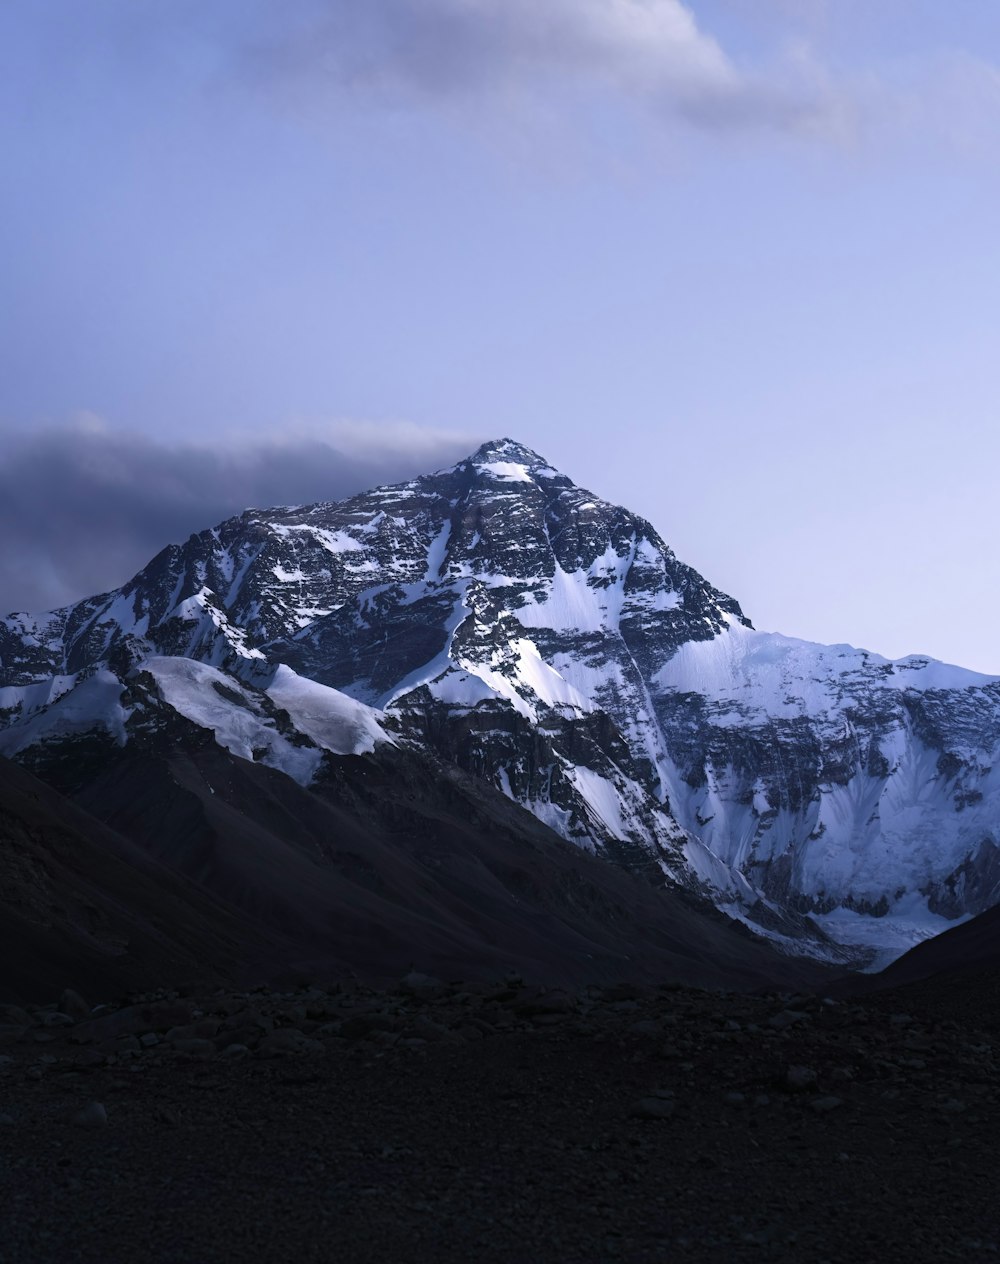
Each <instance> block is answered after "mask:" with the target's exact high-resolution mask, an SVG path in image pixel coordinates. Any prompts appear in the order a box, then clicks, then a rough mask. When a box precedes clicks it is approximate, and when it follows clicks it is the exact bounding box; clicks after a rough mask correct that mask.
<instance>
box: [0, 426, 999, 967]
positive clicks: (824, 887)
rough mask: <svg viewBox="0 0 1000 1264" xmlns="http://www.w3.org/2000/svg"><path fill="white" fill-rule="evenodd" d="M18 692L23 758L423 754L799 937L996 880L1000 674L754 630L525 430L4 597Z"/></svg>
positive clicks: (0, 643) (948, 898) (1, 665)
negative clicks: (439, 466)
mask: <svg viewBox="0 0 1000 1264" xmlns="http://www.w3.org/2000/svg"><path fill="white" fill-rule="evenodd" d="M0 686H2V687H0V720H2V721H3V722H4V723H5V725H6V731H5V732H3V733H2V734H0V753H7V754H11V755H15V756H18V757H20V758H22V759H23V760H26V761H28V762H32V761H36V762H37V760H38V759H39V758H40V757H41V755H40V753H44V752H46V751H48V752H49V753H51V751H52V749H53V748H54V747H58V746H59V745H60V744H61V743H65V742H66V741H72V742H74V743H78V742H79V739H80V735H81V734H82V733H93V732H100V733H103V734H105V735H109V736H110V738H111V740H113V741H114V742H116V743H126V742H128V741H129V740H130V739H131V738H132V736H133V735H134V734H136V733H138V732H140V731H142V730H143V728H144V726H145V727H146V728H148V727H149V726H150V725H152V726H154V727H155V726H157V725H162V724H164V723H166V722H167V721H166V719H165V718H164V717H165V716H166V715H167V714H168V713H171V712H173V713H176V714H179V715H181V716H183V717H185V718H186V719H187V720H188V721H190V722H193V723H195V724H198V725H200V726H202V727H203V728H208V729H211V730H212V731H213V732H214V733H215V735H216V738H217V740H218V741H219V742H220V743H221V744H222V745H224V746H226V747H227V748H228V749H229V750H231V751H232V752H233V753H235V754H238V755H241V756H243V757H244V758H248V759H252V760H255V761H258V762H263V763H269V764H271V765H272V766H275V767H278V768H280V769H282V770H283V771H286V772H288V773H289V774H290V775H291V776H293V777H295V778H296V780H298V781H300V782H301V783H302V784H308V783H309V781H310V780H311V779H312V778H313V777H314V776H315V775H316V772H317V769H318V767H319V765H320V763H321V761H322V757H323V752H324V751H333V752H335V753H337V754H346V753H357V752H363V751H365V750H373V749H374V748H375V746H376V745H378V744H382V743H395V744H398V745H402V746H404V747H405V746H414V745H416V746H422V747H428V748H430V749H431V750H432V751H434V752H435V753H436V754H437V755H439V756H442V757H444V758H445V759H446V760H448V761H450V762H452V763H454V764H457V765H459V766H460V767H462V768H463V769H465V770H466V771H468V772H472V773H474V774H475V775H476V776H478V777H480V778H482V779H484V780H486V781H488V782H490V783H491V784H492V785H493V786H495V787H497V788H499V789H501V790H503V792H504V793H505V794H507V795H509V796H510V797H511V798H513V799H515V800H517V801H518V802H520V803H521V804H523V805H524V806H525V807H527V808H528V809H529V810H530V811H531V812H533V813H534V814H535V815H536V816H538V817H539V818H540V819H541V820H542V821H544V822H546V823H547V824H549V825H550V826H552V827H554V828H555V829H556V830H557V831H558V832H559V833H561V834H563V835H564V836H565V837H567V838H570V839H572V840H574V841H575V842H577V843H578V844H580V845H581V846H584V847H587V848H589V849H592V850H598V851H602V852H606V853H608V854H609V856H610V857H611V858H612V859H614V860H616V861H618V862H619V863H623V864H625V865H627V866H629V867H631V868H634V869H640V870H645V871H647V872H650V873H654V872H655V873H657V874H659V875H660V880H661V881H663V880H665V881H668V882H670V883H672V884H673V883H680V884H682V885H687V886H691V887H694V888H697V889H698V890H700V891H702V892H707V893H709V894H710V895H711V897H712V898H713V899H714V901H715V902H716V903H717V904H718V905H719V906H720V907H723V908H725V909H726V910H727V911H728V912H730V913H731V914H733V915H735V916H738V917H740V918H741V919H744V920H749V921H750V922H752V923H754V924H756V925H757V926H758V927H762V928H765V929H766V930H767V931H768V933H769V934H771V935H772V936H773V937H775V938H777V939H779V940H783V941H784V942H786V944H787V945H788V946H790V947H792V948H793V949H799V950H807V951H813V952H817V953H825V954H828V955H829V954H830V953H831V952H832V951H833V950H832V949H831V948H830V945H829V942H828V941H827V939H826V936H827V935H828V936H830V937H832V938H833V939H834V940H838V941H841V942H843V943H844V944H847V945H853V946H855V947H856V948H858V949H860V950H862V951H864V950H868V949H871V948H874V949H875V950H877V951H878V952H879V953H880V954H881V955H882V957H883V958H884V957H885V956H889V955H893V954H894V953H895V952H898V951H902V950H903V949H904V948H905V947H907V946H908V945H909V943H911V942H913V940H914V939H916V938H919V937H921V936H923V935H925V934H927V933H929V932H931V931H932V930H934V929H938V928H943V926H944V925H946V924H947V922H946V920H945V919H949V918H950V919H954V918H957V917H960V916H963V915H965V914H970V913H974V912H978V911H980V910H981V909H983V908H986V907H989V906H990V905H992V904H993V903H996V902H997V901H998V900H1000V850H998V845H997V820H998V810H1000V780H998V778H1000V774H998V773H997V772H995V771H994V769H995V768H996V767H997V765H998V762H1000V761H998V758H997V755H998V750H1000V682H998V681H997V680H994V679H993V678H988V677H983V676H978V675H976V674H975V673H971V672H965V671H962V670H961V669H958V668H952V667H946V666H944V665H942V664H939V663H934V662H931V661H929V660H925V659H918V658H910V659H905V660H902V661H900V662H896V663H890V662H888V661H886V660H885V659H882V658H879V657H878V656H877V655H874V654H870V653H867V652H866V651H861V650H855V649H852V648H851V647H848V646H834V647H825V646H817V645H810V644H807V643H805V642H800V641H794V640H791V639H789V638H786V637H781V636H776V635H772V634H768V633H760V632H756V631H754V630H753V628H752V627H751V625H750V623H749V621H748V620H747V619H746V618H745V617H744V616H743V613H742V611H741V609H740V607H739V605H738V604H737V603H736V602H735V601H734V600H733V599H732V598H730V597H728V596H726V595H725V594H723V593H721V592H719V591H718V590H717V589H715V588H713V587H712V586H711V585H710V584H709V583H708V582H707V581H706V580H704V579H703V578H702V577H701V576H700V575H698V574H697V573H696V572H695V571H693V570H692V569H691V568H690V567H688V566H685V565H684V564H683V563H681V562H680V561H678V559H677V558H676V557H675V556H674V555H673V553H672V552H671V550H670V549H669V548H668V547H667V545H666V544H665V543H664V542H663V540H662V539H660V537H659V536H658V535H657V533H656V532H655V531H654V530H653V528H652V527H651V526H650V525H649V524H648V523H647V522H645V521H644V520H643V519H641V518H639V517H637V516H636V515H635V514H632V513H630V512H629V511H628V510H626V509H623V508H620V507H617V506H614V505H610V504H608V503H606V502H604V501H602V500H600V499H599V498H597V497H595V496H593V495H592V494H591V493H589V492H587V491H584V490H583V489H581V488H578V487H576V486H574V484H573V483H572V482H570V480H569V479H568V478H566V477H565V476H564V475H562V474H560V473H558V472H557V471H556V470H554V469H552V468H551V467H550V466H548V465H547V464H546V463H545V462H544V461H543V460H542V459H541V458H540V457H538V456H537V455H536V454H535V453H533V452H531V451H529V450H528V449H526V448H524V447H522V446H521V445H519V444H516V443H514V442H512V441H510V440H501V441H499V442H495V443H491V444H487V445H484V446H483V447H482V448H481V449H480V450H479V451H478V452H476V453H475V454H474V455H473V456H471V457H470V458H469V459H468V460H466V461H463V462H461V463H460V464H458V465H457V466H455V467H453V468H452V469H449V470H444V471H441V472H439V473H436V474H430V475H427V476H425V477H423V478H419V479H416V480H414V481H413V482H411V483H406V484H402V485H400V486H396V487H385V488H377V489H375V490H374V491H372V492H368V493H365V494H364V495H361V496H357V497H354V498H353V499H351V500H348V501H344V502H341V503H338V504H320V505H312V506H307V507H305V508H300V509H274V510H267V511H260V510H248V511H247V512H246V513H244V514H242V515H241V516H240V517H238V518H233V519H230V520H229V521H227V522H225V523H222V524H221V525H220V526H218V527H216V528H214V529H212V530H209V531H204V532H202V533H201V534H199V535H196V536H192V537H191V538H190V539H189V540H188V541H187V542H186V543H185V544H184V545H181V546H171V547H169V548H167V549H165V550H164V551H163V552H162V553H161V554H159V555H158V557H156V558H154V559H153V561H152V562H151V563H150V564H149V566H147V567H146V568H145V570H143V571H142V572H140V573H139V574H138V575H137V576H135V578H134V579H132V580H131V581H130V582H129V583H127V584H126V585H124V586H123V587H122V588H121V589H119V590H117V591H115V592H113V593H109V594H105V595H103V596H101V597H97V598H92V599H89V600H88V601H85V602H81V603H79V604H78V605H76V606H72V607H69V608H67V609H64V610H60V611H56V612H54V613H51V614H46V615H42V616H28V615H12V616H9V617H8V618H7V619H6V620H4V621H2V622H0ZM104 740H107V737H105V739H104ZM821 927H822V929H820V928H821Z"/></svg>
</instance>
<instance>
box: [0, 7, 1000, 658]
mask: <svg viewBox="0 0 1000 1264" xmlns="http://www.w3.org/2000/svg"><path fill="white" fill-rule="evenodd" d="M0 50H2V51H0V71H2V74H0V136H2V144H3V152H4V155H5V161H4V164H3V169H2V172H0V182H2V188H0V194H2V197H3V204H4V207H5V212H4V216H3V221H2V225H0V268H2V271H3V276H4V278H5V280H4V288H3V300H2V302H0V439H2V440H3V441H4V446H3V449H2V454H0V488H3V489H5V492H6V503H7V509H6V511H2V510H0V518H2V522H0V525H2V527H3V530H4V535H5V539H6V540H7V541H8V546H7V548H6V550H5V552H6V555H7V558H6V563H2V564H0V606H3V607H4V608H5V609H8V608H12V607H13V606H17V605H30V604H52V603H54V602H56V601H58V600H65V599H68V598H69V597H72V596H78V595H82V594H83V592H84V591H87V590H88V588H90V587H93V586H106V585H110V584H114V583H117V582H120V581H121V580H122V579H124V578H125V577H126V574H127V573H128V572H129V570H130V569H134V568H135V567H136V566H138V565H139V564H141V562H142V561H144V560H145V558H146V556H147V555H148V554H149V553H152V552H154V551H156V548H157V547H158V546H159V544H161V543H163V542H164V541H163V539H161V538H159V537H157V538H156V539H154V537H153V534H152V533H153V530H154V529H155V531H158V532H161V533H162V532H166V533H167V534H168V535H178V534H179V535H183V534H184V533H186V532H187V531H188V530H193V529H196V528H198V527H200V526H203V525H206V524H207V522H209V521H212V520H214V518H215V517H217V516H220V515H221V513H223V512H230V511H231V509H232V508H235V507H236V506H237V505H238V504H239V503H240V497H241V496H242V497H246V496H253V498H254V499H256V500H257V501H258V502H259V501H260V500H268V499H273V500H283V499H306V498H311V497H312V496H319V495H325V494H329V495H331V496H334V495H342V494H345V493H346V492H348V491H350V490H352V489H354V488H355V486H357V487H360V486H361V485H362V483H361V482H359V481H358V480H375V479H376V478H377V477H381V476H382V475H383V474H384V475H385V476H386V477H397V476H403V475H408V474H410V473H413V472H417V471H418V470H420V469H423V468H429V467H431V466H433V465H435V464H441V463H444V462H445V461H450V460H451V459H453V458H454V457H455V456H457V455H461V454H462V453H463V452H465V451H468V450H471V448H472V447H473V446H475V444H476V443H477V442H478V441H479V440H481V439H483V438H487V437H495V436H498V435H501V434H509V435H512V436H514V437H516V438H517V439H519V440H521V441H522V442H525V443H527V444H529V445H530V446H532V447H535V448H537V449H538V450H539V451H541V452H542V453H543V454H544V455H545V456H546V457H547V458H548V459H549V460H550V461H552V462H553V463H554V464H556V465H558V466H559V467H560V468H562V469H564V470H565V471H566V472H567V473H569V474H570V475H571V476H573V477H574V478H575V479H577V481H579V482H581V483H583V484H585V485H588V486H590V487H592V488H593V489H594V490H595V491H597V492H599V493H600V494H602V495H604V496H606V497H608V498H609V499H613V500H617V501H620V502H623V503H626V504H628V505H629V506H630V507H632V508H635V509H637V510H639V511H640V512H641V513H643V514H644V515H645V516H646V517H648V518H649V519H650V520H651V521H652V522H653V523H654V525H655V526H656V527H657V528H658V529H659V530H660V531H661V533H662V534H663V535H664V536H665V538H666V539H667V540H668V542H669V543H671V545H672V546H673V547H674V548H675V550H676V551H677V553H678V554H679V555H680V556H681V557H683V558H684V560H686V561H688V562H690V563H691V564H692V565H694V566H696V567H697V568H698V569H699V570H701V571H702V572H703V573H704V574H706V575H707V576H708V577H709V578H710V579H711V580H712V582H714V583H715V584H717V585H718V586H720V587H722V588H724V589H726V590H728V591H730V592H732V593H733V594H734V595H735V596H737V597H738V598H739V599H740V600H741V601H742V602H743V604H744V607H745V608H746V610H747V612H748V614H749V615H750V617H751V618H752V619H753V620H754V622H755V624H756V625H757V626H759V627H763V628H768V629H775V630H779V631H782V632H786V633H788V634H791V635H798V636H803V637H807V638H810V639H815V640H821V641H828V642H837V641H849V642H852V643H854V644H861V645H865V646H867V647H869V648H872V649H876V650H879V651H880V652H883V653H886V654H889V655H891V656H898V655H902V654H905V653H908V652H911V651H919V652H926V653H931V654H934V655H935V656H937V657H941V658H945V659H947V660H950V661H954V662H960V663H962V664H964V665H967V666H970V667H976V668H979V669H980V670H984V671H993V672H997V673H1000V645H998V643H997V637H996V632H995V629H996V628H997V626H998V624H1000V618H998V616H1000V596H998V594H1000V582H998V581H1000V562H998V561H997V558H996V549H995V548H994V540H995V536H996V531H995V527H994V518H995V510H994V503H995V489H996V483H997V476H996V469H997V456H998V451H997V449H998V446H1000V444H998V439H997V425H996V420H997V409H996V401H997V398H998V386H1000V367H998V366H1000V357H998V355H997V348H998V344H1000V300H998V297H997V296H998V293H1000V288H998V284H997V282H998V276H997V272H998V263H997V245H996V212H995V208H996V206H997V205H998V204H1000V196H998V195H1000V164H998V162H997V158H998V156H1000V152H998V151H1000V14H998V13H997V11H996V10H995V7H994V6H993V5H990V4H984V3H982V0H957V2H952V3H950V4H948V5H947V6H943V5H941V4H939V3H936V4H935V3H929V2H927V0H880V2H879V3H878V4H877V5H874V4H872V3H871V2H870V0H828V2H826V0H753V2H752V3H751V2H750V0H703V2H698V0H691V2H690V3H688V4H686V5H682V4H681V3H679V0H644V2H643V0H546V3H544V4H540V3H539V2H538V0H533V2H532V3H529V2H528V0H336V2H335V3H323V2H321V0H300V2H299V3H297V4H294V5H290V4H278V3H273V2H271V0H239V2H237V0H200V2H199V3H193V2H192V3H189V2H188V0H175V2H174V3H171V4H166V5H161V6H157V7H155V9H154V7H153V6H136V5H134V4H133V3H131V2H130V0H93V2H92V3H89V4H88V5H86V6H82V5H79V4H76V3H73V2H72V0H47V2H46V3H45V4H39V5H18V6H15V5H12V6H7V7H5V8H4V9H3V10H2V11H0ZM321 450H322V452H323V453H325V454H326V455H325V456H324V457H323V459H319V460H318V459H317V453H318V452H319V451H321ZM276 452H280V454H281V461H280V462H277V463H276V462H275V453H276ZM278 466H280V470H278V472H276V473H274V475H273V479H272V482H271V483H270V484H269V482H268V471H269V470H271V471H276V470H277V467H278ZM318 472H320V473H322V474H323V476H324V478H325V479H326V481H325V482H323V484H322V487H319V486H317V478H318ZM137 484H138V485H139V486H140V487H141V488H142V489H144V491H143V494H142V495H139V496H137V495H136V494H135V488H136V485H137ZM327 488H329V491H328V492H327V490H326V489H327ZM272 489H273V493H272ZM4 513H6V516H5V517H4V516H3V514H4ZM204 515H207V517H205V516H204ZM144 517H145V518H146V519H147V520H148V521H147V522H146V523H144V522H143V521H142V519H143V518H144Z"/></svg>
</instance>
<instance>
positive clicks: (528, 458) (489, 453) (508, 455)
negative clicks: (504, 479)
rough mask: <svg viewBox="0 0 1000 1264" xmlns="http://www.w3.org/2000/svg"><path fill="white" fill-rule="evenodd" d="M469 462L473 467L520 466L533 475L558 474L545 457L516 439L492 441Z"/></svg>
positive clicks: (481, 447) (470, 458) (479, 449)
mask: <svg viewBox="0 0 1000 1264" xmlns="http://www.w3.org/2000/svg"><path fill="white" fill-rule="evenodd" d="M468 460H469V463H470V464H472V465H520V466H523V467H524V468H525V469H526V470H530V471H531V472H532V473H535V472H543V471H545V472H548V473H549V474H555V473H556V471H555V470H554V469H553V468H552V466H551V465H549V463H548V461H546V460H545V458H544V457H541V456H539V455H538V453H537V452H533V451H532V450H531V448H526V447H525V446H524V444H523V443H518V442H517V440H516V439H490V440H489V441H488V442H487V443H484V444H482V445H481V446H480V447H479V448H477V449H476V451H475V452H473V454H472V455H471V456H470V457H469V458H468Z"/></svg>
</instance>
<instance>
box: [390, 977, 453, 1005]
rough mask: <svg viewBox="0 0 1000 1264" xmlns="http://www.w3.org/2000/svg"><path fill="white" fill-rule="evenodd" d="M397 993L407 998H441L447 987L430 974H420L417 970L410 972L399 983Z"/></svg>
mask: <svg viewBox="0 0 1000 1264" xmlns="http://www.w3.org/2000/svg"><path fill="white" fill-rule="evenodd" d="M397 991H399V992H402V993H404V994H405V995H408V996H420V997H424V998H428V997H436V996H443V995H444V994H445V993H446V992H447V991H448V985H447V983H445V982H444V980H443V979H436V978H435V977H434V976H433V975H432V974H421V973H420V971H419V970H411V971H410V972H409V973H408V974H405V975H404V976H403V977H402V979H400V981H399V987H398V988H397Z"/></svg>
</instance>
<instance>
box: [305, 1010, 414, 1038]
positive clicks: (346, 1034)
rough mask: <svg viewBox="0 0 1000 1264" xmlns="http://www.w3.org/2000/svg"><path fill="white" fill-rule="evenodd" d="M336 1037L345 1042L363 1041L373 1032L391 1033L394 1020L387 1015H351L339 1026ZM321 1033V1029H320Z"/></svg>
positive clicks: (394, 1025)
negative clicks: (340, 1037)
mask: <svg viewBox="0 0 1000 1264" xmlns="http://www.w3.org/2000/svg"><path fill="white" fill-rule="evenodd" d="M339 1027H340V1030H339V1031H338V1032H337V1034H338V1035H340V1036H342V1037H343V1038H344V1039H345V1040H364V1038H365V1037H366V1036H368V1035H371V1033H372V1032H375V1031H393V1030H394V1029H395V1027H396V1022H395V1020H394V1019H392V1018H390V1017H389V1015H388V1014H379V1013H374V1014H352V1015H351V1017H350V1018H346V1019H345V1020H344V1021H343V1022H342V1023H340V1024H339ZM320 1030H321V1031H322V1030H323V1029H322V1028H320Z"/></svg>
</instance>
